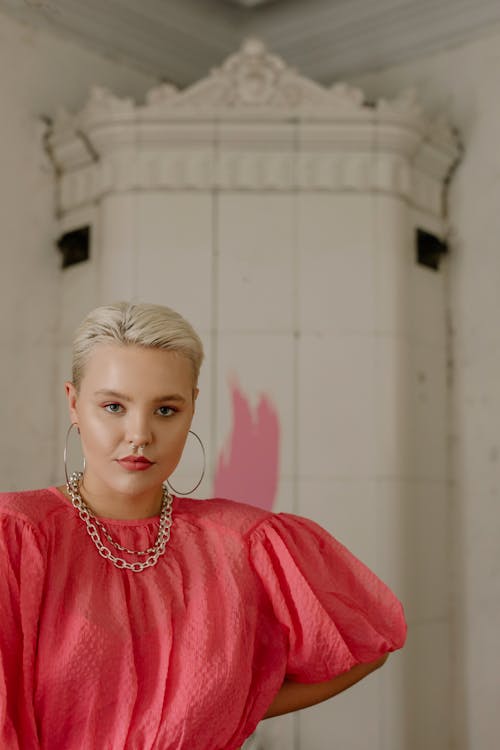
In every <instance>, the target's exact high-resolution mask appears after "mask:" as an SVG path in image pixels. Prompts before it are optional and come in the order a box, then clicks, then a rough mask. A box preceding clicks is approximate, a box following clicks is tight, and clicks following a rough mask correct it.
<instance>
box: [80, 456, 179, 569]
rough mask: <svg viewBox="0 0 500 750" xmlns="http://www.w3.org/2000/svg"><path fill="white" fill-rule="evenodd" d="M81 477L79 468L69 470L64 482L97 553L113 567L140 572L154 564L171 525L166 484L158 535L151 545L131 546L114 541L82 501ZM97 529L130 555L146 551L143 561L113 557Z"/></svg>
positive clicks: (170, 506)
mask: <svg viewBox="0 0 500 750" xmlns="http://www.w3.org/2000/svg"><path fill="white" fill-rule="evenodd" d="M82 477H83V473H82V472H81V471H75V472H73V474H71V476H70V478H69V482H68V484H67V485H66V486H67V489H68V493H69V495H70V497H71V502H72V503H73V506H74V507H75V508H76V510H77V511H78V515H79V516H80V518H81V519H82V521H83V522H84V523H85V525H86V527H87V531H88V533H89V536H90V538H91V539H92V541H93V542H94V544H95V546H96V547H97V551H98V552H99V554H100V555H101V556H102V557H104V558H105V559H106V560H109V561H110V562H112V563H113V565H115V566H116V567H117V568H120V569H123V568H126V569H127V570H131V571H133V572H134V573H140V572H141V571H143V570H145V569H146V568H150V567H151V566H153V565H156V563H157V562H158V558H159V557H160V556H161V555H163V553H164V552H165V547H166V545H167V542H168V541H169V539H170V528H171V526H172V502H173V498H172V495H171V494H170V493H169V491H168V489H167V487H166V486H165V485H163V495H162V500H161V512H160V528H159V529H158V536H157V537H156V542H155V543H154V545H153V546H152V547H149V548H148V549H145V550H134V549H128V548H127V547H122V545H121V544H118V542H117V541H115V540H114V539H113V537H112V536H111V534H110V533H109V531H108V530H107V529H106V527H105V526H104V524H103V523H102V522H101V521H100V520H99V519H98V518H97V516H96V515H95V514H94V513H93V512H92V511H91V509H90V508H89V506H88V505H87V504H86V503H85V501H84V499H83V498H82V496H81V493H80V479H81V478H82ZM99 529H100V530H101V532H102V534H103V535H104V536H105V537H106V539H107V540H108V541H109V542H110V543H111V544H112V545H113V547H115V548H116V549H119V550H121V551H122V552H128V553H129V554H130V555H141V556H144V555H148V557H146V559H145V560H144V562H133V563H129V562H127V561H126V560H124V559H123V558H122V557H116V555H114V554H113V552H112V551H111V550H110V549H109V547H106V546H105V545H104V544H103V542H102V540H101V537H100V536H99Z"/></svg>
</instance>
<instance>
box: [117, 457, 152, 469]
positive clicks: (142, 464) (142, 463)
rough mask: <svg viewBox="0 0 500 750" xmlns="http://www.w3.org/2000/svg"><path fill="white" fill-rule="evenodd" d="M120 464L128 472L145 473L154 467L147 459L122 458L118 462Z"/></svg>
mask: <svg viewBox="0 0 500 750" xmlns="http://www.w3.org/2000/svg"><path fill="white" fill-rule="evenodd" d="M118 463H119V464H120V466H123V468H124V469H126V470H127V471H145V470H146V469H149V468H151V466H153V464H152V463H151V462H150V461H147V460H145V459H139V460H137V459H131V458H122V459H120V460H119V461H118Z"/></svg>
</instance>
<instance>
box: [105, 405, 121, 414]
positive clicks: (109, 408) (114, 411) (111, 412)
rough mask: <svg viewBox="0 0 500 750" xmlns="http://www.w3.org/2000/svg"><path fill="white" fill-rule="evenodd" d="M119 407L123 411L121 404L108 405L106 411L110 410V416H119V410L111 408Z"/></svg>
mask: <svg viewBox="0 0 500 750" xmlns="http://www.w3.org/2000/svg"><path fill="white" fill-rule="evenodd" d="M113 406H118V407H119V408H120V409H121V406H120V404H106V406H105V407H104V408H105V409H107V410H109V413H110V414H118V409H112V408H111V407H113Z"/></svg>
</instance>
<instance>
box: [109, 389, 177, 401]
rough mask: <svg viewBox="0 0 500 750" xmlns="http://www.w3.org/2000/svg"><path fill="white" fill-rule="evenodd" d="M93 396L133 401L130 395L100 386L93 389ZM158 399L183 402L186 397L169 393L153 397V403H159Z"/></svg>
mask: <svg viewBox="0 0 500 750" xmlns="http://www.w3.org/2000/svg"><path fill="white" fill-rule="evenodd" d="M94 396H110V397H111V398H119V399H120V400H121V401H129V402H130V401H133V399H132V398H130V396H126V395H125V394H124V393H119V392H118V391H112V390H109V389H107V388H101V389H100V390H98V391H95V393H94ZM160 401H183V402H185V401H186V399H185V398H184V396H181V394H180V393H169V394H167V395H166V396H158V397H157V398H154V399H153V403H155V404H157V403H160Z"/></svg>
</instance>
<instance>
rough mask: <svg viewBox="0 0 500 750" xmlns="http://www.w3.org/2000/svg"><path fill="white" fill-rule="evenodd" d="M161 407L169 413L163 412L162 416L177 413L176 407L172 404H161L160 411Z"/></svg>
mask: <svg viewBox="0 0 500 750" xmlns="http://www.w3.org/2000/svg"><path fill="white" fill-rule="evenodd" d="M160 409H165V410H166V411H167V412H168V413H167V414H166V413H165V412H163V414H162V415H161V416H162V417H169V416H170V415H171V414H174V413H175V409H172V407H171V406H160V408H159V409H158V411H160Z"/></svg>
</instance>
